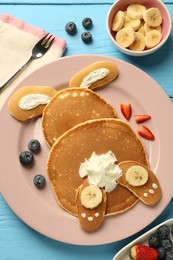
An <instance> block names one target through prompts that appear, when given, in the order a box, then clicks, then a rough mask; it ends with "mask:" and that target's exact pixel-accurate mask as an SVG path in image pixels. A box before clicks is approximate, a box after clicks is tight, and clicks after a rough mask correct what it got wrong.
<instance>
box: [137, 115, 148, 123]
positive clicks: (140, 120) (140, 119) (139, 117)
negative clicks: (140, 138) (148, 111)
mask: <svg viewBox="0 0 173 260" xmlns="http://www.w3.org/2000/svg"><path fill="white" fill-rule="evenodd" d="M150 118H151V116H149V115H135V121H136V123H137V124H141V123H143V122H145V121H147V120H149V119H150Z"/></svg>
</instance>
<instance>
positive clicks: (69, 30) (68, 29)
mask: <svg viewBox="0 0 173 260" xmlns="http://www.w3.org/2000/svg"><path fill="white" fill-rule="evenodd" d="M65 30H66V32H67V33H68V34H70V35H75V34H76V32H77V27H76V24H75V23H74V22H68V23H67V24H66V26H65Z"/></svg>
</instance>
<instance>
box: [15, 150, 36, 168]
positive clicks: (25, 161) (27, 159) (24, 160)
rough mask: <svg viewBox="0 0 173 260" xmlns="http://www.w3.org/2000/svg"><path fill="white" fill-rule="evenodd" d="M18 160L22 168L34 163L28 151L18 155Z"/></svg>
mask: <svg viewBox="0 0 173 260" xmlns="http://www.w3.org/2000/svg"><path fill="white" fill-rule="evenodd" d="M19 160H20V162H21V164H22V165H24V166H32V165H33V162H34V156H33V154H32V153H31V152H30V151H23V152H21V153H20V155H19Z"/></svg>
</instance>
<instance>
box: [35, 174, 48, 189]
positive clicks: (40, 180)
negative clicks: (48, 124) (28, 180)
mask: <svg viewBox="0 0 173 260" xmlns="http://www.w3.org/2000/svg"><path fill="white" fill-rule="evenodd" d="M33 182H34V184H35V186H36V187H37V188H38V189H42V188H43V187H44V186H45V184H46V179H45V177H44V176H43V175H41V174H38V175H36V176H35V177H34V179H33Z"/></svg>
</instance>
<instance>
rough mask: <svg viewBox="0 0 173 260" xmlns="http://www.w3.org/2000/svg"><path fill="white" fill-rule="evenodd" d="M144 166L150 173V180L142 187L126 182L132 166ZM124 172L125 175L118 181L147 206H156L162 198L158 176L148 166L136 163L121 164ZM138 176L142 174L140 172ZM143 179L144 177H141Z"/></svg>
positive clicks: (126, 162)
mask: <svg viewBox="0 0 173 260" xmlns="http://www.w3.org/2000/svg"><path fill="white" fill-rule="evenodd" d="M137 165H139V166H142V167H144V169H146V171H147V173H148V180H147V182H146V183H144V184H143V185H140V186H134V185H130V184H129V183H128V181H127V180H126V172H127V170H128V169H129V168H130V167H132V166H137ZM119 166H120V168H121V169H122V171H123V175H122V176H121V177H120V178H119V179H118V183H120V184H121V185H123V186H124V187H125V188H127V189H129V190H130V191H131V192H133V194H134V195H135V196H137V197H138V198H139V199H140V200H141V201H142V202H143V203H145V204H146V205H149V206H152V205H155V204H156V203H157V202H158V201H159V200H160V198H161V188H160V184H159V181H158V179H157V177H156V175H155V174H154V173H153V172H152V171H151V169H149V168H148V167H147V166H145V165H142V164H141V163H139V162H136V161H125V162H121V163H120V164H119ZM138 174H140V173H139V172H138ZM141 178H142V177H141Z"/></svg>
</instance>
